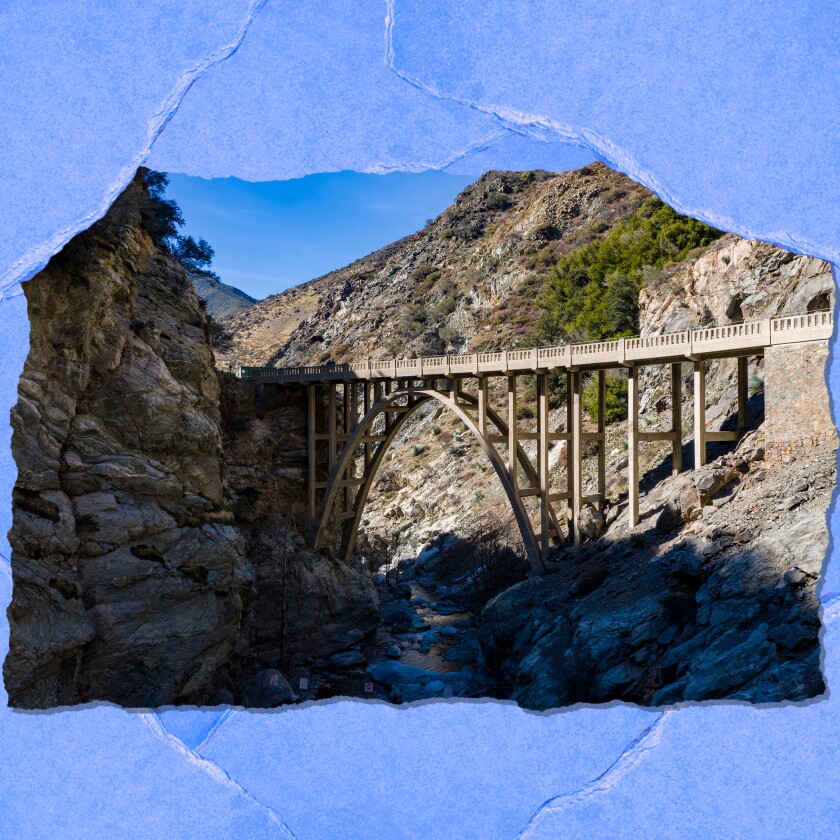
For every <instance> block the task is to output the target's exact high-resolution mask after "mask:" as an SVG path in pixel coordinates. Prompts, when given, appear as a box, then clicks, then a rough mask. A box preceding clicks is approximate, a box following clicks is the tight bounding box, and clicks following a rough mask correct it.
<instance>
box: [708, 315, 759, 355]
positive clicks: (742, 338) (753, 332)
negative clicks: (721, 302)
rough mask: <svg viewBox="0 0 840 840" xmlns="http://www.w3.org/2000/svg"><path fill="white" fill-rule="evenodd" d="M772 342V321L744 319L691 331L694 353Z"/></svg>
mask: <svg viewBox="0 0 840 840" xmlns="http://www.w3.org/2000/svg"><path fill="white" fill-rule="evenodd" d="M769 344H770V321H769V319H766V320H763V321H743V322H742V323H740V324H726V325H724V326H720V327H701V328H700V329H697V330H692V331H691V351H692V353H697V354H699V353H715V352H719V351H721V350H743V349H748V348H755V349H760V348H762V347H766V346H768V345H769Z"/></svg>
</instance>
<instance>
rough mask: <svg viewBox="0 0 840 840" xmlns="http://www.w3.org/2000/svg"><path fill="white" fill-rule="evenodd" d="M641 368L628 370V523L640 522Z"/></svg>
mask: <svg viewBox="0 0 840 840" xmlns="http://www.w3.org/2000/svg"><path fill="white" fill-rule="evenodd" d="M639 441H640V438H639V369H638V367H636V366H635V365H631V366H630V367H629V368H628V370H627V524H628V526H629V527H630V528H635V527H636V525H638V524H639Z"/></svg>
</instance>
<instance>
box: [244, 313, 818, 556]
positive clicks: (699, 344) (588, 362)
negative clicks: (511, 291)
mask: <svg viewBox="0 0 840 840" xmlns="http://www.w3.org/2000/svg"><path fill="white" fill-rule="evenodd" d="M832 329H833V316H832V313H831V312H811V313H807V314H804V315H791V316H785V317H781V318H770V319H764V320H759V321H745V322H742V323H737V324H727V325H724V326H714V327H701V328H700V329H696V330H684V331H681V332H676V333H663V334H660V335H653V336H643V337H634V338H620V339H614V340H612V341H596V342H587V343H582V344H567V345H563V346H559V347H544V348H535V349H530V350H503V351H497V352H493V353H472V354H461V355H450V356H434V357H420V358H403V359H383V360H378V359H366V360H365V361H363V362H351V363H343V364H325V365H311V366H301V367H292V368H260V367H240V368H239V369H238V371H237V376H238V377H239V378H240V379H242V380H243V381H245V382H250V383H252V384H254V385H258V386H265V385H279V386H282V385H304V386H307V392H308V397H307V404H308V449H309V470H308V501H309V514H310V543H311V544H312V545H313V547H315V548H323V547H324V546H326V545H327V544H328V543H329V542H330V530H331V528H334V527H335V526H336V525H338V526H340V529H341V539H340V548H339V553H340V555H341V556H343V557H345V558H349V556H350V554H351V553H352V551H353V546H354V544H355V541H356V537H357V534H358V529H359V525H360V522H361V515H362V510H363V508H364V504H365V501H366V500H367V496H368V494H369V492H370V489H371V486H372V484H373V478H374V475H375V473H376V469H377V468H378V466H379V465H380V464H381V462H382V460H383V456H384V454H385V451H386V450H387V448H388V446H389V445H390V443H391V442H392V441H393V439H394V438H395V437H396V434H397V432H398V431H399V428H400V427H401V426H402V424H403V423H404V422H405V420H406V419H407V418H408V416H409V415H410V414H411V413H412V412H413V411H415V410H416V409H417V408H419V406H420V405H422V404H423V403H425V402H427V401H429V400H436V401H437V402H439V403H441V404H443V405H444V406H446V407H447V408H448V409H450V410H451V411H452V412H454V413H455V414H456V415H457V416H459V417H460V419H461V420H462V421H463V422H464V424H465V425H466V427H467V428H468V430H469V431H470V432H472V434H473V435H474V436H475V437H476V439H477V440H478V442H479V443H480V445H481V446H482V448H483V450H484V453H485V455H486V456H487V457H488V459H489V460H490V463H491V464H492V466H493V468H494V470H495V472H496V474H497V476H498V478H499V480H500V481H501V483H502V486H503V489H504V490H505V493H506V495H507V497H508V500H509V502H510V504H511V507H512V509H513V512H514V516H515V518H516V520H517V524H518V526H519V529H520V531H521V533H522V538H523V542H524V545H525V550H526V553H527V554H528V558H529V560H530V562H531V565H532V567H533V568H534V570H535V571H537V572H539V571H541V569H542V560H543V559H544V558H545V556H546V555H547V554H548V552H549V550H550V548H551V545H552V544H558V543H562V542H564V541H565V540H567V539H573V540H574V542H575V543H576V544H577V543H579V542H580V539H581V535H580V531H579V527H578V517H579V515H580V512H581V509H582V507H583V505H584V504H586V503H593V504H596V505H598V506H599V507H600V508H601V509H603V507H604V505H605V500H606V494H605V484H606V476H605V459H606V451H605V421H604V413H605V412H604V403H605V371H606V370H608V369H615V368H624V369H626V370H627V372H628V426H627V428H628V468H627V469H628V487H629V489H628V501H627V514H628V524H629V526H630V527H631V528H633V527H635V526H636V525H637V524H638V520H639V477H640V476H639V444H640V443H641V442H643V441H651V440H660V441H662V440H664V441H670V442H671V444H672V465H673V472H674V473H675V474H676V473H678V472H681V471H682V438H683V434H682V430H683V424H682V393H681V383H682V377H681V366H682V364H683V363H685V362H689V363H692V364H693V368H694V395H695V400H694V464H695V465H696V466H700V465H703V464H705V463H706V444H707V443H708V442H711V441H736V440H738V439H739V438H740V437H741V436H742V435H743V434H744V432H745V430H746V421H747V398H748V393H747V358H748V357H750V356H761V355H763V354H764V353H765V351H766V349H767V348H768V347H772V346H776V345H784V344H795V343H802V342H811V341H826V340H827V339H828V338H830V337H831V334H832ZM726 358H734V359H737V363H738V429H737V431H711V432H710V431H707V429H706V419H705V410H706V401H705V364H706V361H707V360H709V359H726ZM660 364H662V365H670V367H671V405H672V426H671V429H670V430H669V431H666V432H642V431H640V429H639V386H638V369H639V368H641V367H644V366H647V365H660ZM563 372H565V374H566V380H567V395H568V396H567V410H566V423H565V429H564V430H562V431H560V430H551V429H550V428H549V405H548V396H549V393H548V375H549V373H554V374H558V373H563ZM587 372H597V374H598V394H599V401H598V402H599V412H598V415H599V416H598V418H597V431H595V432H592V431H585V430H584V428H583V414H582V408H581V375H582V374H584V373H587ZM527 374H535V375H536V379H537V409H538V411H537V418H536V426H537V430H536V431H532V432H522V431H520V429H519V426H520V423H519V422H518V419H517V408H518V406H517V399H518V397H517V391H518V389H517V379H518V377H519V376H520V375H527ZM494 376H500V377H506V378H507V381H508V399H507V412H506V415H507V416H506V417H504V418H503V417H502V416H500V415H499V414H498V413H496V412H495V411H494V410H493V409H492V408H491V406H490V404H489V399H488V379H489V378H490V377H494ZM470 379H474V380H475V384H476V390H477V394H476V395H472V394H469V393H467V392H465V391H464V390H463V388H462V385H463V383H464V382H465V381H467V380H470ZM323 386H327V411H326V419H327V428H326V430H320V431H319V429H318V415H319V412H318V408H317V398H316V389H317V388H318V387H323ZM339 388H341V391H342V394H341V398H342V401H343V410H342V411H339V410H338V406H337V401H338V389H339ZM321 414H324V412H321ZM525 440H533V441H536V442H537V447H536V448H537V454H536V462H534V461H532V459H531V456H530V455H528V454H527V453H526V451H525V450H524V449H523V447H522V445H521V442H522V441H525ZM556 441H565V442H566V444H567V446H570V450H571V451H567V458H566V486H565V488H564V489H563V490H559V489H557V488H553V487H551V486H550V485H551V479H550V476H549V468H548V453H549V448H550V446H551V444H552V443H554V442H556ZM587 441H593V442H595V443H596V444H597V472H598V492H597V493H594V494H590V495H588V496H585V495H584V494H583V490H582V463H583V444H584V443H585V442H587ZM499 444H503V445H505V446H506V448H507V451H506V452H500V451H499V449H498V448H497V445H499ZM339 447H340V451H339ZM324 450H326V451H324ZM324 467H326V472H327V475H326V478H325V479H322V480H319V474H320V473H323V470H324ZM360 468H361V470H362V472H361V475H357V472H358V470H359V469H360ZM319 494H320V502H319V500H318V497H319ZM532 502H535V503H536V505H537V510H536V511H534V510H533V509H531V508H529V507H528V505H529V504H531V503H532ZM558 502H562V503H563V505H562V509H561V510H560V511H559V512H558V510H557V509H556V507H555V505H556V503H558ZM535 521H536V522H538V523H539V525H538V528H539V530H536V529H535V527H534V522H535ZM561 523H563V525H561ZM563 526H565V527H563ZM564 530H565V533H564Z"/></svg>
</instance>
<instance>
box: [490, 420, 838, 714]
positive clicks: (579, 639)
mask: <svg viewBox="0 0 840 840" xmlns="http://www.w3.org/2000/svg"><path fill="white" fill-rule="evenodd" d="M761 437H762V436H761V434H760V433H759V434H753V435H751V436H750V437H749V438H747V439H745V440H744V442H743V443H742V444H741V446H740V447H739V449H738V450H737V451H736V452H734V453H731V454H729V455H726V456H722V457H721V458H719V459H717V460H716V461H715V462H713V463H711V464H708V465H707V466H705V467H703V468H702V469H700V470H697V471H695V472H694V473H689V474H682V475H679V476H676V477H674V478H670V479H667V480H665V481H664V482H663V483H662V484H661V485H659V486H658V487H657V488H656V489H655V490H654V491H653V492H652V493H651V494H649V495H648V496H647V497H646V498H645V502H644V507H643V508H642V511H641V516H642V522H641V524H640V526H639V527H638V528H637V529H636V530H635V531H634V532H633V533H632V534H629V533H628V532H627V528H626V524H625V523H624V521H623V517H620V518H618V519H616V520H615V522H614V523H613V524H612V525H611V526H610V528H609V529H608V530H607V532H606V534H605V535H604V536H603V537H602V538H601V539H600V540H598V541H597V542H595V543H593V544H591V545H590V546H588V547H586V548H585V549H584V550H583V551H581V552H575V551H567V552H565V553H563V554H561V555H560V556H559V557H558V558H557V559H556V560H555V561H554V562H552V563H551V572H552V573H551V574H549V575H546V576H545V577H543V578H539V579H532V580H528V581H524V582H523V583H520V584H518V585H517V586H514V587H512V588H511V589H508V590H506V591H505V592H502V593H501V594H500V595H498V596H497V597H496V598H495V599H494V600H493V601H491V602H490V603H489V604H488V605H487V606H486V607H485V609H484V611H483V613H482V622H481V629H480V631H479V640H480V642H481V646H482V650H483V653H484V656H485V659H486V661H487V663H488V664H489V665H490V667H491V669H492V670H493V672H494V673H495V674H496V675H497V676H498V678H499V680H500V681H501V683H502V684H503V685H505V686H507V688H508V691H509V696H510V697H511V698H512V699H515V700H516V701H517V702H519V703H520V704H521V705H523V706H526V707H527V708H533V709H548V708H552V707H555V706H564V705H569V704H572V703H575V702H606V701H609V700H615V699H622V700H628V701H631V702H636V703H643V704H650V705H662V704H670V703H675V702H679V701H682V700H706V699H714V698H722V697H728V698H733V699H739V700H749V701H752V702H774V701H779V700H802V699H805V698H808V697H813V696H816V695H818V694H820V693H821V692H822V691H823V690H824V684H823V680H822V676H821V673H820V661H819V660H820V648H819V638H818V636H819V628H820V620H819V613H818V606H819V605H818V602H817V598H816V594H815V589H814V586H815V583H816V580H817V578H818V576H819V573H820V567H821V565H822V561H823V557H824V555H825V550H826V546H827V542H828V539H827V537H828V534H827V530H826V525H825V512H826V508H827V506H828V503H829V500H830V497H831V492H832V489H833V486H834V458H833V454H834V450H833V446H832V445H830V444H826V443H824V444H822V446H818V447H815V448H814V449H812V450H809V451H808V452H807V453H806V457H803V458H802V459H799V460H797V459H793V460H791V461H790V462H789V463H787V464H780V465H778V466H777V467H776V468H775V469H772V470H767V469H765V465H764V460H763V458H764V455H763V441H762V440H761ZM791 493H792V494H793V495H791V496H788V494H791Z"/></svg>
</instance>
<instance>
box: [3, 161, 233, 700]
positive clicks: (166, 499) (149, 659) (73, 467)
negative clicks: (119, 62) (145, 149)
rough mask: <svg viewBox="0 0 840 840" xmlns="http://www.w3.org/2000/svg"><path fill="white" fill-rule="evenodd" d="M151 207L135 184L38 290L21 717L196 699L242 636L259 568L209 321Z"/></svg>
mask: <svg viewBox="0 0 840 840" xmlns="http://www.w3.org/2000/svg"><path fill="white" fill-rule="evenodd" d="M143 195H144V186H143V183H142V179H140V178H139V177H138V178H137V179H135V181H134V182H133V183H132V184H131V185H130V187H129V188H128V189H127V190H126V192H125V193H124V194H123V196H122V197H121V198H120V199H119V200H118V201H117V203H116V204H115V205H114V207H113V208H112V209H111V211H109V213H108V215H106V217H105V218H104V219H102V220H101V221H100V222H97V223H96V224H95V225H94V226H93V227H92V228H91V229H90V230H89V231H87V232H85V233H83V234H81V235H79V236H77V237H76V238H75V239H74V240H73V241H72V242H71V243H69V244H68V245H67V247H65V249H64V250H63V251H62V252H61V253H60V254H58V255H57V256H56V257H54V258H53V259H52V260H51V261H50V264H49V265H48V267H47V268H46V269H44V271H42V272H41V273H40V274H39V275H38V276H37V277H36V278H34V279H33V280H31V281H30V282H28V283H26V284H25V287H24V290H25V293H26V297H27V301H28V306H29V318H30V324H31V346H30V352H29V356H28V358H27V361H26V365H25V368H24V372H23V375H22V377H21V379H20V385H19V401H18V404H17V405H16V407H15V408H14V410H13V412H12V424H13V427H14V436H13V441H12V451H13V454H14V458H15V461H16V463H17V465H18V480H17V484H16V486H15V489H14V522H13V527H12V530H11V532H10V541H11V544H12V548H13V557H12V568H13V573H14V595H13V600H12V603H11V606H10V607H9V620H10V626H11V640H10V651H9V656H8V658H7V659H6V662H5V664H4V676H5V681H6V687H7V689H8V692H9V697H10V703H11V705H13V706H19V707H28V708H32V707H46V706H53V705H60V704H68V703H76V702H84V701H88V700H95V699H99V698H104V699H108V700H111V701H115V702H118V703H122V704H124V705H128V706H147V705H151V706H153V705H159V704H161V703H171V702H184V701H194V700H199V699H202V698H204V696H205V693H206V691H208V690H209V688H210V686H211V684H212V681H213V678H214V675H215V674H216V672H217V671H218V669H219V668H220V667H221V666H222V665H223V664H224V663H225V662H226V661H227V660H228V658H229V657H230V655H231V653H232V651H233V650H234V646H235V644H236V641H237V635H238V629H239V623H240V617H241V612H242V600H241V590H242V587H243V583H244V582H245V581H246V579H247V577H248V574H247V572H246V566H245V563H244V558H243V555H242V550H241V545H240V542H239V536H238V534H237V532H236V530H235V529H234V528H233V527H232V522H233V516H232V514H231V511H230V508H229V504H228V501H227V499H226V493H225V486H224V483H223V480H222V472H221V454H222V453H221V440H220V435H219V408H218V395H219V389H218V382H217V379H216V375H215V372H214V368H213V355H212V351H211V349H210V345H209V340H208V335H207V325H206V320H205V317H204V314H203V311H202V308H201V306H200V305H199V302H198V300H197V299H196V297H195V295H194V293H193V292H192V289H191V288H190V286H189V284H188V282H187V278H186V274H185V272H184V269H183V268H182V267H181V266H180V264H178V263H177V262H175V261H174V260H173V259H172V258H171V257H170V256H169V255H168V253H166V252H165V251H163V250H161V249H160V248H159V247H157V246H155V244H154V242H153V240H152V238H151V237H150V235H149V233H148V232H147V230H146V229H145V226H144V219H143V216H142V212H141V209H140V208H141V206H142V203H143V202H142V199H143Z"/></svg>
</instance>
